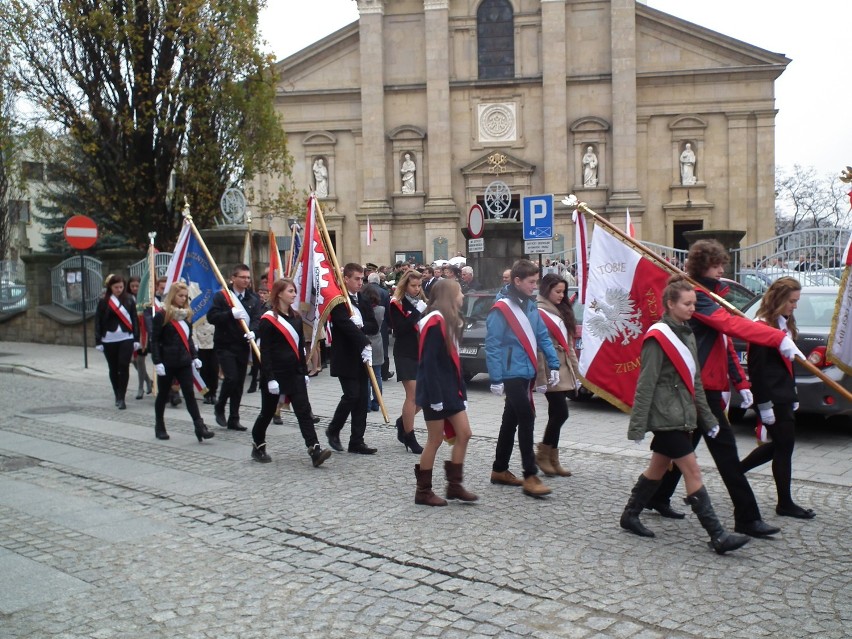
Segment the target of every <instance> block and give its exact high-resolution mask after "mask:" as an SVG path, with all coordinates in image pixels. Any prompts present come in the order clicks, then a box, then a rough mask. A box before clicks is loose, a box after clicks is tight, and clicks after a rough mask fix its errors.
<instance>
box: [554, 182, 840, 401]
mask: <svg viewBox="0 0 852 639" xmlns="http://www.w3.org/2000/svg"><path fill="white" fill-rule="evenodd" d="M570 198H574V199H576V197H575V196H573V195H571V196H569V197H568V198H566V199H565V200H563V201H562V203H563V204H566V205H567V206H575V207H576V208H577V210H579V211H583V212H585V213H588V214H589V215H591V216H592V218H593V219H594V220H595V223H596V224H598V223H600V224H601V225H602V226H603V227H604V228H606V230H607V231H609V232H610V233H611V234H612V235H615V236H616V237H617V238H618V239H619V240H621V241H622V242H624V243H625V244H627V245H628V246H630V247H632V248H633V249H634V250H636V251H638V252H639V253H641V254H642V255H644V256H646V257H648V258H650V259H652V260H654V261H655V262H656V263H657V264H659V265H660V266H662V267H663V268H665V269H667V270H668V271H669V272H670V273H672V274H673V275H681V276H682V277H683V278H684V279H685V280H686V281H687V282H689V283H690V284H692V286H694V287H695V288H700V289H701V290H702V291H704V292H706V293H707V294H708V295H710V297H712V298H713V300H714V301H716V302H717V303H718V304H719V305H720V306H722V307H723V308H725V309H727V310H728V311H729V312H731V313H733V314H734V315H739V316H740V317H745V314H744V313H743V312H742V311H741V310H740V309H738V308H737V307H736V306H734V305H733V304H731V303H730V302H729V301H728V300H726V299H725V298H723V297H720V296H719V295H717V294H716V293H714V292H713V291H708V290H707V289H706V288H705V287H703V286H701V285H700V284H699V283H698V282H696V281H695V280H694V279H692V278H691V277H689V275H687V274H686V273H685V272H683V271H682V270H680V269H679V268H678V267H676V266H675V265H674V264H671V263H669V262H668V261H666V260H665V259H664V258H663V257H662V256H661V255H658V254H657V253H654V252H653V251H652V250H650V249H649V248H647V247H646V246H643V245H642V244H640V243H639V242H638V241H637V240H635V239H634V238H632V237H630V236H629V235H628V234H627V233H625V232H624V231H622V230H621V229H620V228H618V227H617V226H615V224H613V223H612V222H610V221H609V220H606V219H604V218H603V217H601V215H600V214H599V213H595V212H594V211H593V210H592V209H590V208H589V206H588V205H587V204H586V203H585V202H571V199H570ZM796 362H797V363H798V364H799V365H801V366H802V367H803V368H805V369H807V371H808V372H809V373H811V374H812V375H816V376H817V377H819V378H820V379H821V380H822V381H823V382H825V384H826V385H827V386H829V387H831V389H832V390H834V391H835V392H836V393H838V394H840V395H842V396H843V397H844V398H845V399H847V400H849V401H852V393H850V392H849V391H848V390H846V389H845V388H844V387H843V386H841V385H840V384H838V383H837V382H835V381H834V380H833V379H831V378H830V377H828V375H826V374H825V373H823V372H822V371H821V370H820V369H819V368H817V367H816V366H815V365H814V364H812V363H811V362H809V361H808V360H807V359H806V358H803V357H799V356H798V355H796Z"/></svg>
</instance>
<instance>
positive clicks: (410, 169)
mask: <svg viewBox="0 0 852 639" xmlns="http://www.w3.org/2000/svg"><path fill="white" fill-rule="evenodd" d="M416 172H417V165H416V164H415V163H414V160H412V159H411V154H410V153H406V154H405V156H404V157H403V161H402V168H400V173H402V192H403V193H406V194H410V193H414V192H415V191H416V190H417V185H416V182H415V179H414V174H415V173H416Z"/></svg>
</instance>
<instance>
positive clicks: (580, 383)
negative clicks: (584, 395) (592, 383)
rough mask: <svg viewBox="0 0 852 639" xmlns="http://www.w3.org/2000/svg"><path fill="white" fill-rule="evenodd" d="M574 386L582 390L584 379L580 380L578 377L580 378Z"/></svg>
mask: <svg viewBox="0 0 852 639" xmlns="http://www.w3.org/2000/svg"><path fill="white" fill-rule="evenodd" d="M574 388H576V389H577V390H580V389H581V388H583V382H582V380H579V379H578V380H576V381H575V382H574Z"/></svg>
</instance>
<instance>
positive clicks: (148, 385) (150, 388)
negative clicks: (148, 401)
mask: <svg viewBox="0 0 852 639" xmlns="http://www.w3.org/2000/svg"><path fill="white" fill-rule="evenodd" d="M153 390H154V382H152V381H151V380H150V379H149V380H148V381H147V382H145V394H146V395H150V394H151V392H152V391H153Z"/></svg>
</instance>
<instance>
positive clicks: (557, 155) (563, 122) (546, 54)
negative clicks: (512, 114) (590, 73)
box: [541, 0, 571, 193]
mask: <svg viewBox="0 0 852 639" xmlns="http://www.w3.org/2000/svg"><path fill="white" fill-rule="evenodd" d="M541 31H542V52H543V54H542V92H543V103H544V104H543V108H542V117H543V120H542V121H543V122H545V123H546V124H545V126H546V127H547V135H545V136H544V193H564V192H567V191H568V190H569V189H570V188H571V185H570V183H569V182H570V181H569V178H568V166H569V162H568V158H567V157H566V153H567V151H568V91H567V88H566V77H567V74H568V55H569V54H568V50H567V46H566V37H565V0H541Z"/></svg>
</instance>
